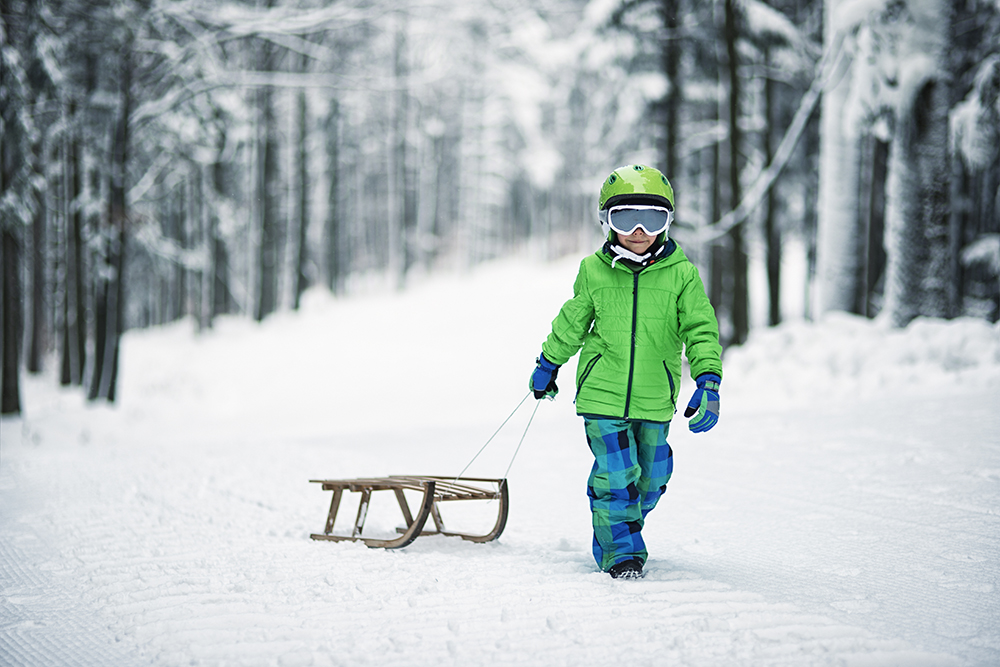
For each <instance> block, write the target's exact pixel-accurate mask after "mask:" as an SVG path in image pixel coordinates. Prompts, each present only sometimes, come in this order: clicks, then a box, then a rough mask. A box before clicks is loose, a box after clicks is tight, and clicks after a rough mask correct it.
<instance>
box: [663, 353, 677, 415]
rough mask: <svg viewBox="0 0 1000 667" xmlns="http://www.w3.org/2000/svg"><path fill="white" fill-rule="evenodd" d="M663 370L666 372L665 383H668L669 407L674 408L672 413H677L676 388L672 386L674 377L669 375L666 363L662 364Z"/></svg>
mask: <svg viewBox="0 0 1000 667" xmlns="http://www.w3.org/2000/svg"><path fill="white" fill-rule="evenodd" d="M663 370H665V371H666V372H667V382H669V383H670V405H671V406H672V407H673V408H674V412H677V387H676V385H674V376H673V375H671V374H670V369H669V368H667V362H666V361H664V362H663Z"/></svg>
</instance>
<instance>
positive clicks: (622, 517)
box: [583, 417, 674, 571]
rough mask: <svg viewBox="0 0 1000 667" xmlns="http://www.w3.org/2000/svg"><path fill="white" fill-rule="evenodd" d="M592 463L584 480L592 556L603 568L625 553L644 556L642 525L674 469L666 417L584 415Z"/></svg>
mask: <svg viewBox="0 0 1000 667" xmlns="http://www.w3.org/2000/svg"><path fill="white" fill-rule="evenodd" d="M583 424H584V428H585V429H586V432H587V442H588V444H589V445H590V451H592V452H593V453H594V467H593V469H592V470H591V472H590V479H589V480H588V483H587V495H588V496H589V497H590V511H591V513H592V515H593V521H594V559H595V560H597V564H598V565H600V566H601V569H602V570H604V571H607V570H609V569H610V568H611V566H612V565H615V564H616V563H620V562H622V561H625V560H629V559H631V558H638V559H640V560H641V561H642V562H646V556H647V553H646V544H645V543H644V542H643V541H642V525H643V522H644V521H645V518H646V514H648V513H649V511H650V510H651V509H653V508H654V507H656V503H657V501H658V500H659V499H660V496H662V495H663V492H664V491H666V490H667V482H668V481H669V480H670V475H671V473H672V472H673V469H674V459H673V452H672V451H671V449H670V445H668V444H667V431H668V430H669V429H670V424H669V423H658V422H647V421H637V420H631V419H604V418H593V417H584V419H583Z"/></svg>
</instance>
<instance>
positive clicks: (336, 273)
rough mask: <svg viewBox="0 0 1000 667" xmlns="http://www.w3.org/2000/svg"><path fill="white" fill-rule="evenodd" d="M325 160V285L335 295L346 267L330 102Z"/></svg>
mask: <svg viewBox="0 0 1000 667" xmlns="http://www.w3.org/2000/svg"><path fill="white" fill-rule="evenodd" d="M326 161H327V211H326V233H325V234H324V241H325V246H326V253H325V260H326V262H325V264H326V285H327V287H328V288H329V289H330V291H331V292H333V293H334V294H337V293H339V292H340V291H341V289H342V288H343V277H344V275H345V274H346V272H347V271H346V267H345V266H344V263H343V262H342V261H341V257H342V253H341V244H342V241H341V238H340V236H341V225H342V222H341V221H342V211H341V207H342V206H343V203H342V202H341V200H340V105H339V103H338V102H337V100H331V101H330V113H329V115H328V116H327V119H326Z"/></svg>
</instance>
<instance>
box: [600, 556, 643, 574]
mask: <svg viewBox="0 0 1000 667" xmlns="http://www.w3.org/2000/svg"><path fill="white" fill-rule="evenodd" d="M608 574H610V575H611V578H612V579H640V578H641V577H642V561H641V560H639V559H638V558H630V559H629V560H623V561H622V562H620V563H615V564H614V565H612V566H611V569H610V570H608Z"/></svg>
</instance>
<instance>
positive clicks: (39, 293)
mask: <svg viewBox="0 0 1000 667" xmlns="http://www.w3.org/2000/svg"><path fill="white" fill-rule="evenodd" d="M44 143H45V142H44V141H42V140H38V141H37V142H36V143H35V145H34V146H33V147H32V149H33V151H32V152H33V155H32V164H33V169H32V171H33V174H34V177H35V179H36V182H38V183H42V182H44V180H43V179H44V167H43V166H42V159H43V155H42V152H43V151H44ZM32 191H33V193H34V195H35V215H34V218H33V219H32V222H31V335H30V336H29V337H28V354H27V359H26V362H27V368H28V372H29V373H40V372H41V370H42V356H43V355H44V353H45V345H46V340H47V330H46V326H45V323H46V317H45V294H46V290H45V287H46V285H45V260H46V258H47V256H48V253H47V252H46V250H47V249H46V233H45V231H46V229H45V226H46V224H47V218H48V210H47V206H46V201H45V191H44V189H33V190H32Z"/></svg>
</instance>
